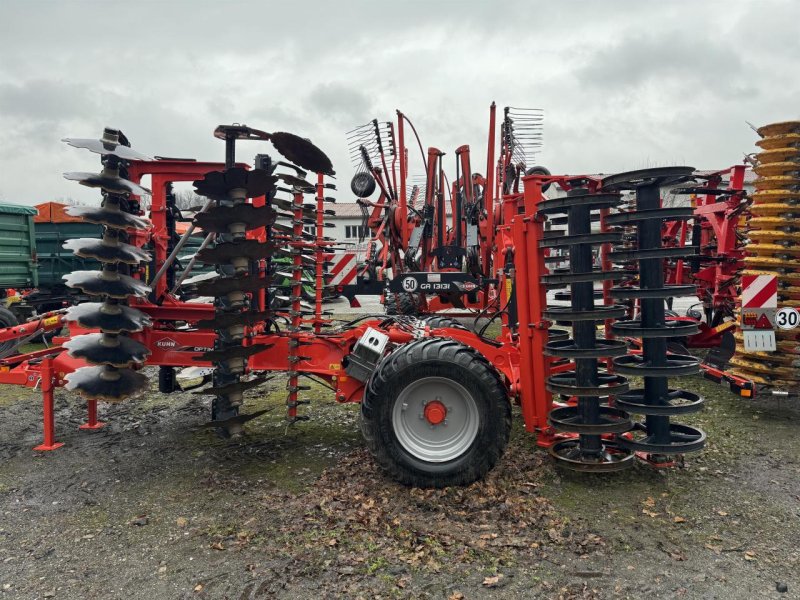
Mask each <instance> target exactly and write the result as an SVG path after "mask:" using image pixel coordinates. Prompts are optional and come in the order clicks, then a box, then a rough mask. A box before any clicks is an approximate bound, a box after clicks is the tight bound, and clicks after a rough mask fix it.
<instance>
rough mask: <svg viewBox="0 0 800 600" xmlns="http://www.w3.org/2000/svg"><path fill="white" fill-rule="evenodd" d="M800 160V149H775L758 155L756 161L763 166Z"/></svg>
mask: <svg viewBox="0 0 800 600" xmlns="http://www.w3.org/2000/svg"><path fill="white" fill-rule="evenodd" d="M798 158H800V148H791V147H790V148H773V149H772V150H764V151H763V152H757V153H756V160H758V162H760V163H761V164H765V163H773V162H785V161H790V160H797V159H798Z"/></svg>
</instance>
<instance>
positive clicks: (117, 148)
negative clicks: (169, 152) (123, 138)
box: [61, 138, 153, 160]
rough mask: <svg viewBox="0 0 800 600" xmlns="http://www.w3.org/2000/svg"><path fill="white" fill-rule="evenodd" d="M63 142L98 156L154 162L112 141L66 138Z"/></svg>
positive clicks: (144, 155)
mask: <svg viewBox="0 0 800 600" xmlns="http://www.w3.org/2000/svg"><path fill="white" fill-rule="evenodd" d="M61 141H62V142H66V143H68V144H69V145H70V146H73V147H75V148H85V149H86V150H91V151H92V152H94V153H96V154H103V155H109V154H110V155H113V156H116V157H118V158H121V159H122V160H153V159H152V158H150V157H149V156H147V155H146V154H142V153H141V152H136V150H133V149H131V148H129V147H128V146H123V145H122V144H120V143H119V142H112V141H110V140H93V139H89V138H64V139H62V140H61Z"/></svg>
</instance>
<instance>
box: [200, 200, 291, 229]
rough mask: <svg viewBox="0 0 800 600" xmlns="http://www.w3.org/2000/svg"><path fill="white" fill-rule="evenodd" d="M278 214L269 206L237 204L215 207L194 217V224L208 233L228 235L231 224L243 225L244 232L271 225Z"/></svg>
mask: <svg viewBox="0 0 800 600" xmlns="http://www.w3.org/2000/svg"><path fill="white" fill-rule="evenodd" d="M277 216H278V213H277V212H275V209H273V208H271V207H269V206H253V205H252V204H245V203H243V204H237V205H236V206H231V207H225V206H216V207H214V208H212V209H210V210H208V211H206V212H204V213H198V214H197V215H195V217H194V224H195V225H197V226H198V227H200V228H201V229H203V231H207V232H209V233H228V226H229V225H231V224H232V223H244V228H245V230H246V231H249V230H251V229H258V228H259V227H265V226H267V225H272V224H273V223H274V222H275V219H276V218H277Z"/></svg>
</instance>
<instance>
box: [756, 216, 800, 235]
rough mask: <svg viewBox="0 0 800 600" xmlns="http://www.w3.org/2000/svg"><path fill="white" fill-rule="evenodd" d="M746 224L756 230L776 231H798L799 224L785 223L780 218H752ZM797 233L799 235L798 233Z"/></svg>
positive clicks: (785, 221) (784, 220)
mask: <svg viewBox="0 0 800 600" xmlns="http://www.w3.org/2000/svg"><path fill="white" fill-rule="evenodd" d="M747 224H748V225H749V226H750V227H757V228H758V229H774V230H776V231H779V230H780V231H785V230H786V229H787V228H792V229H794V228H797V229H800V223H795V222H793V221H787V220H786V219H781V218H780V217H753V218H752V219H750V220H749V221H748V222H747ZM797 233H800V231H798V232H797Z"/></svg>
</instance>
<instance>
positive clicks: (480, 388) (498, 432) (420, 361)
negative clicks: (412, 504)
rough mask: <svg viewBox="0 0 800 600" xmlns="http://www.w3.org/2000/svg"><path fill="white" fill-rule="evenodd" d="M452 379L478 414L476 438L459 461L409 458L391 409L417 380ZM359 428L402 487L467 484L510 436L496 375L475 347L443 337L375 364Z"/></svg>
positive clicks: (486, 468)
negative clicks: (471, 397) (462, 390)
mask: <svg viewBox="0 0 800 600" xmlns="http://www.w3.org/2000/svg"><path fill="white" fill-rule="evenodd" d="M432 376H435V377H446V378H449V379H453V380H455V381H457V382H458V383H459V384H460V385H462V386H464V387H465V388H466V389H467V390H468V391H469V392H470V393H471V394H472V396H473V399H474V400H475V402H476V403H477V405H478V411H479V412H480V424H479V426H478V432H477V435H476V437H475V440H474V441H473V442H472V444H471V445H470V446H469V448H468V449H467V450H466V451H465V452H464V453H462V454H461V455H460V456H459V457H457V458H455V459H453V460H450V461H447V462H429V461H424V460H421V459H419V458H416V457H414V456H412V455H411V454H409V453H408V452H407V451H406V450H405V449H404V448H403V446H402V445H401V444H400V442H399V441H398V440H397V437H396V436H395V433H394V429H393V425H392V410H393V407H394V404H395V402H396V401H397V398H398V396H399V394H400V392H401V390H402V389H403V388H404V387H406V386H407V385H409V384H410V383H412V382H414V381H416V380H417V379H420V378H422V377H432ZM361 430H362V433H363V434H364V439H365V440H366V444H367V447H368V448H369V450H370V452H371V453H372V455H373V456H374V457H375V460H376V461H377V463H378V464H379V465H380V466H381V468H382V469H384V470H385V471H386V472H387V473H388V474H389V475H390V476H391V477H392V478H393V479H395V480H397V481H399V482H400V483H403V484H405V485H412V486H417V487H434V488H442V487H447V486H451V485H468V484H470V483H472V482H474V481H477V480H479V479H481V478H483V477H484V476H485V475H486V473H488V472H489V470H490V469H491V468H492V467H494V465H495V464H496V463H497V461H498V460H499V459H500V457H501V456H502V455H503V451H504V450H505V448H506V445H507V444H508V440H509V436H510V434H511V404H510V402H509V399H508V392H507V390H506V387H505V385H504V384H503V382H502V381H501V379H500V376H499V375H498V373H497V371H496V370H495V369H494V367H492V365H491V364H489V362H488V361H487V360H486V359H485V358H484V357H483V356H482V355H481V354H479V353H478V352H476V351H475V350H474V349H472V348H470V347H469V346H466V345H464V344H462V343H460V342H457V341H455V340H451V339H447V338H424V339H421V340H416V341H413V342H410V343H408V344H406V345H404V346H402V347H400V348H399V349H397V350H395V351H394V352H392V353H391V354H389V355H388V356H386V357H385V358H384V359H383V361H381V363H380V364H379V365H378V368H377V369H376V370H375V372H374V373H373V374H372V377H371V378H370V380H369V383H368V384H367V389H366V392H365V394H364V400H363V401H362V403H361Z"/></svg>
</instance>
